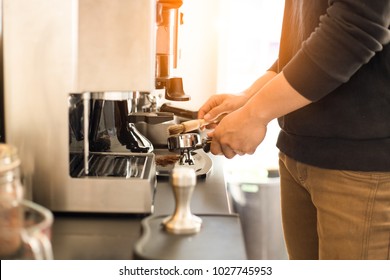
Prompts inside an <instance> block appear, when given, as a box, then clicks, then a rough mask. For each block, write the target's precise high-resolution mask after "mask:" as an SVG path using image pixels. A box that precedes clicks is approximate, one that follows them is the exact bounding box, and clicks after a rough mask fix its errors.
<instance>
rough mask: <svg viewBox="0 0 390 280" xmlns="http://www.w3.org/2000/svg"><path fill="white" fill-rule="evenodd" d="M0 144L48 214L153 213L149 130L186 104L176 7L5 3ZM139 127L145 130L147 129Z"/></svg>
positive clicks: (172, 0) (162, 3)
mask: <svg viewBox="0 0 390 280" xmlns="http://www.w3.org/2000/svg"><path fill="white" fill-rule="evenodd" d="M2 2H3V14H2V17H3V46H4V52H3V63H4V126H5V141H6V142H7V143H10V144H14V145H16V146H17V147H18V150H19V154H20V157H21V160H22V170H23V175H24V182H25V185H26V186H27V187H29V189H30V190H31V193H30V195H31V196H32V199H33V200H34V201H36V202H38V203H40V204H42V205H44V206H46V207H48V208H49V209H50V210H52V211H59V212H62V211H65V212H108V213H117V212H118V213H150V212H152V205H153V194H154V191H155V183H156V170H155V169H156V164H155V157H156V156H155V153H154V149H155V145H154V143H153V141H151V140H150V137H149V135H147V134H148V129H147V127H148V124H150V125H153V124H160V123H169V122H170V121H174V116H173V114H172V113H166V112H165V113H164V112H159V110H158V109H157V108H156V102H155V101H154V100H153V98H152V94H151V93H153V92H155V91H156V89H162V90H163V91H164V92H165V97H166V99H171V100H189V97H188V96H187V95H185V93H184V91H183V85H182V81H181V78H179V77H176V76H174V74H175V73H174V71H173V70H174V69H175V68H176V65H177V43H178V27H179V25H180V12H179V8H180V6H181V5H182V1H177V0H69V1H63V0H3V1H2ZM145 124H146V125H145Z"/></svg>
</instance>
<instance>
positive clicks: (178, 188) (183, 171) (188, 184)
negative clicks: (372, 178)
mask: <svg viewBox="0 0 390 280" xmlns="http://www.w3.org/2000/svg"><path fill="white" fill-rule="evenodd" d="M171 184H172V188H173V193H174V196H175V202H176V207H175V211H174V214H173V215H172V216H169V217H167V218H166V219H165V220H164V221H163V225H164V227H165V229H166V230H167V231H168V232H170V233H173V234H192V233H197V232H199V231H200V227H201V224H202V219H201V218H199V217H197V216H195V215H193V214H192V213H191V210H190V202H191V197H192V193H193V191H194V187H195V185H196V174H195V170H194V169H192V168H189V167H185V166H178V167H175V168H174V169H173V170H172V174H171Z"/></svg>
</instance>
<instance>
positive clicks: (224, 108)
mask: <svg viewBox="0 0 390 280" xmlns="http://www.w3.org/2000/svg"><path fill="white" fill-rule="evenodd" d="M248 99H249V97H248V96H246V95H234V94H216V95H213V96H211V97H210V98H209V99H208V100H207V101H206V103H204V104H203V106H202V107H200V109H199V112H198V118H199V119H204V120H206V121H207V122H209V123H210V124H209V125H207V126H206V128H208V129H212V128H215V126H216V125H217V124H216V123H213V122H214V121H215V120H216V119H217V118H218V117H219V116H220V115H222V114H229V113H231V112H233V111H235V110H237V109H239V108H241V107H242V106H244V104H245V103H246V102H247V101H248Z"/></svg>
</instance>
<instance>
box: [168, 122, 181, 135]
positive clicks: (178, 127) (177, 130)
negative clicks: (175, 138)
mask: <svg viewBox="0 0 390 280" xmlns="http://www.w3.org/2000/svg"><path fill="white" fill-rule="evenodd" d="M183 132H184V125H182V124H176V125H171V126H170V127H168V133H169V135H176V134H180V133H183Z"/></svg>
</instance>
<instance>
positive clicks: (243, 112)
mask: <svg viewBox="0 0 390 280" xmlns="http://www.w3.org/2000/svg"><path fill="white" fill-rule="evenodd" d="M245 107H246V106H244V107H241V108H240V109H238V110H236V111H234V112H232V113H230V114H229V115H227V116H226V117H224V118H223V120H222V121H221V122H220V123H219V124H218V126H217V127H216V128H215V130H214V131H212V132H210V133H209V134H208V136H209V137H212V139H213V140H212V142H211V147H210V151H211V153H212V154H214V155H221V154H223V155H224V156H225V157H226V158H229V159H230V158H233V157H234V156H235V155H245V154H253V153H254V152H255V151H256V148H257V147H258V146H259V145H260V143H261V142H262V141H263V140H264V137H265V134H266V132H267V122H265V121H262V120H261V119H257V118H256V117H255V116H252V115H251V113H250V110H247V109H246V108H245Z"/></svg>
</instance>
